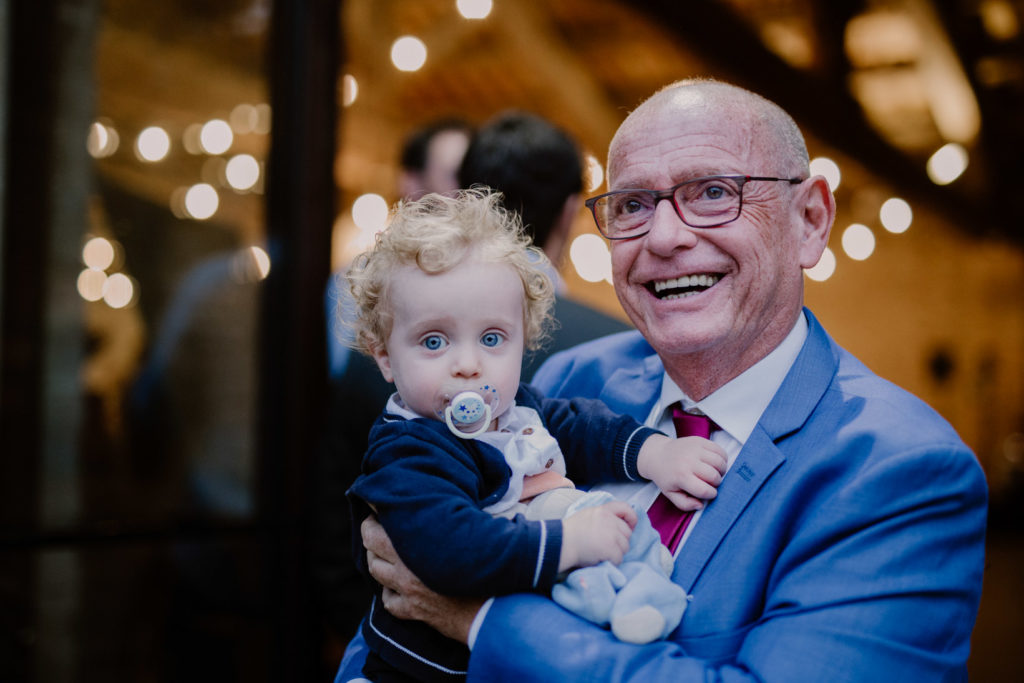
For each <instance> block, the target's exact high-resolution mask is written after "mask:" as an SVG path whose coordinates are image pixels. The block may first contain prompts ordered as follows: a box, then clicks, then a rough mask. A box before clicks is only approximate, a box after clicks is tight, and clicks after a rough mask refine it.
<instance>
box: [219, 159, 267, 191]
mask: <svg viewBox="0 0 1024 683" xmlns="http://www.w3.org/2000/svg"><path fill="white" fill-rule="evenodd" d="M224 177H225V178H226V179H227V181H228V185H230V186H231V187H233V188H235V189H236V190H248V189H249V188H251V187H252V186H253V185H255V184H256V183H257V181H259V179H260V162H258V161H256V157H254V156H252V155H251V154H238V155H236V156H233V157H231V158H230V159H228V163H227V165H226V166H225V167H224Z"/></svg>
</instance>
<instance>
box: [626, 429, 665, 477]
mask: <svg viewBox="0 0 1024 683" xmlns="http://www.w3.org/2000/svg"><path fill="white" fill-rule="evenodd" d="M655 434H661V432H659V431H658V430H657V429H651V428H650V427H642V426H641V427H637V428H636V429H634V430H632V431H628V432H623V433H620V434H619V435H618V436H617V437H616V439H615V452H616V453H618V454H619V457H618V458H617V462H618V463H619V466H621V467H622V473H623V474H624V475H625V476H626V479H628V480H629V481H646V479H644V478H643V477H641V476H640V471H639V470H638V469H637V464H636V460H637V457H638V456H639V455H640V447H641V446H643V445H644V442H645V441H647V439H649V438H651V437H652V436H654V435H655Z"/></svg>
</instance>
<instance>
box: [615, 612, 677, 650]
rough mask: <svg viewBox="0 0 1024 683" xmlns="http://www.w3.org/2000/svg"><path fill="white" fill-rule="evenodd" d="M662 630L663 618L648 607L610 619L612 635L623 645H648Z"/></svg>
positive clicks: (663, 627)
mask: <svg viewBox="0 0 1024 683" xmlns="http://www.w3.org/2000/svg"><path fill="white" fill-rule="evenodd" d="M664 629H665V617H664V616H662V614H661V612H659V611H658V610H657V609H655V608H654V607H651V606H650V605H644V606H643V607H639V608H637V609H635V610H633V611H632V612H628V613H626V614H618V615H615V616H613V617H612V633H614V634H615V637H616V638H618V639H619V640H621V641H622V642H624V643H635V644H637V645H643V644H644V643H650V642H652V641H655V640H657V639H658V638H660V637H661V633H662V631H663V630H664Z"/></svg>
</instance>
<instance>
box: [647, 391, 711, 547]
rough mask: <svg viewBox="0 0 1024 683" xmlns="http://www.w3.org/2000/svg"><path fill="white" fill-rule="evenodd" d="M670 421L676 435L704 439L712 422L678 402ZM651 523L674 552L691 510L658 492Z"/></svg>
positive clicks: (688, 520) (689, 518) (651, 509)
mask: <svg viewBox="0 0 1024 683" xmlns="http://www.w3.org/2000/svg"><path fill="white" fill-rule="evenodd" d="M672 422H673V424H675V426H676V436H677V437H680V438H682V437H684V436H701V437H704V438H705V439H708V438H710V437H711V427H712V424H713V423H712V422H711V420H710V419H709V418H708V417H707V416H706V415H694V414H693V413H687V412H686V411H684V410H683V408H682V406H681V405H680V404H678V403H676V404H675V405H673V406H672ZM647 516H648V517H649V518H650V520H651V525H652V526H653V527H654V528H655V529H657V531H658V534H660V535H661V542H662V543H664V544H665V545H666V546H668V549H669V550H670V551H672V552H673V553H675V551H676V548H677V547H679V540H680V539H681V538H682V537H683V534H684V533H686V527H687V526H689V525H690V520H691V519H692V518H693V512H685V511H683V510H680V509H679V508H677V507H676V506H675V505H673V504H672V501H670V500H669V499H668V498H666V497H665V494H663V493H659V494H658V497H657V498H656V499H655V501H654V504H653V505H651V507H650V509H649V510H648V511H647Z"/></svg>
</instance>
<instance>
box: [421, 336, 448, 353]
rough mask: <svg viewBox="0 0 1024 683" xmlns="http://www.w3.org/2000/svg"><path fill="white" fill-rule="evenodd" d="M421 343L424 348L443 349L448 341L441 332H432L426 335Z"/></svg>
mask: <svg viewBox="0 0 1024 683" xmlns="http://www.w3.org/2000/svg"><path fill="white" fill-rule="evenodd" d="M420 344H422V345H423V348H425V349H427V350H428V351H438V350H440V349H443V348H444V347H445V346H446V345H447V344H448V342H446V341H445V340H444V337H442V336H441V335H439V334H431V335H429V336H426V337H424V338H423V341H421V342H420Z"/></svg>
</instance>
